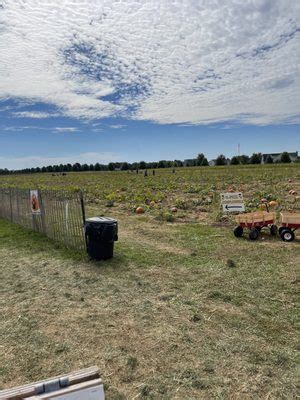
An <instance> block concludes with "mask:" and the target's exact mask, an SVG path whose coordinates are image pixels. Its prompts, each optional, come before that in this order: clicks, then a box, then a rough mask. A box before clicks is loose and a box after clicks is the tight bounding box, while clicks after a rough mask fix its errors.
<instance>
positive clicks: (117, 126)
mask: <svg viewBox="0 0 300 400" xmlns="http://www.w3.org/2000/svg"><path fill="white" fill-rule="evenodd" d="M124 126H125V125H122V124H115V125H110V126H109V127H110V128H111V129H121V128H124Z"/></svg>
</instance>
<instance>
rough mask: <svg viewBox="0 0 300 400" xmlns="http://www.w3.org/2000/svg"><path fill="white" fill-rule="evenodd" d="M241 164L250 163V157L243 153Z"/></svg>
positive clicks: (240, 157)
mask: <svg viewBox="0 0 300 400" xmlns="http://www.w3.org/2000/svg"><path fill="white" fill-rule="evenodd" d="M239 160H240V164H249V161H250V157H249V156H247V155H246V154H242V155H241V156H239Z"/></svg>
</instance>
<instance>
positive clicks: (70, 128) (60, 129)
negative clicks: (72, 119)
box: [54, 126, 78, 132]
mask: <svg viewBox="0 0 300 400" xmlns="http://www.w3.org/2000/svg"><path fill="white" fill-rule="evenodd" d="M54 130H55V131H56V132H76V131H78V128H75V127H74V126H65V127H60V126H57V127H56V128H54Z"/></svg>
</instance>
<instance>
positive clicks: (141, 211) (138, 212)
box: [135, 207, 145, 214]
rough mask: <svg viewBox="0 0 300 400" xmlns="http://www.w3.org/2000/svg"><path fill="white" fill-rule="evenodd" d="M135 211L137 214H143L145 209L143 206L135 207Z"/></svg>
mask: <svg viewBox="0 0 300 400" xmlns="http://www.w3.org/2000/svg"><path fill="white" fill-rule="evenodd" d="M135 212H136V213H137V214H143V213H144V212H145V210H144V209H143V207H137V209H136V210H135Z"/></svg>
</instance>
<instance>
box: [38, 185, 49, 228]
mask: <svg viewBox="0 0 300 400" xmlns="http://www.w3.org/2000/svg"><path fill="white" fill-rule="evenodd" d="M38 197H39V201H40V209H41V222H42V231H43V234H44V235H46V234H47V225H46V224H45V207H44V203H43V196H42V192H41V190H39V189H38Z"/></svg>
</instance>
